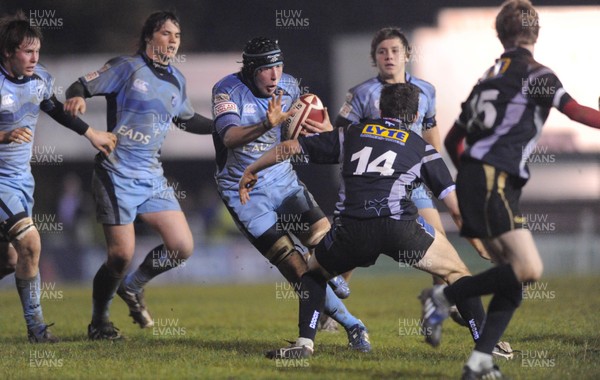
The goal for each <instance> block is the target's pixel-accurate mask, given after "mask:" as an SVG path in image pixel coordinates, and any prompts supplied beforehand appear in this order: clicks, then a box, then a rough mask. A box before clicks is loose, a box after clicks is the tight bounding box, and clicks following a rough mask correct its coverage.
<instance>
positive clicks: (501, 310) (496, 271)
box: [444, 264, 522, 354]
mask: <svg viewBox="0 0 600 380" xmlns="http://www.w3.org/2000/svg"><path fill="white" fill-rule="evenodd" d="M486 294H494V297H493V298H492V301H491V302H490V305H489V306H488V313H487V316H486V318H485V326H484V327H483V331H481V334H480V337H479V339H477V340H476V342H475V350H476V351H479V352H481V353H484V354H491V353H492V350H493V349H494V346H495V345H496V343H497V342H498V341H499V340H500V338H501V337H502V334H503V333H504V331H505V330H506V327H507V326H508V323H509V322H510V319H511V318H512V315H513V314H514V311H515V310H516V308H517V307H518V306H519V304H520V302H521V298H522V287H521V283H520V282H519V281H518V280H517V277H516V275H515V272H514V271H513V269H512V266H511V265H510V264H505V265H499V266H497V267H494V268H491V269H489V270H487V271H485V272H482V273H480V274H478V275H475V276H472V277H466V278H465V277H463V278H462V279H461V280H459V281H456V282H455V283H454V284H452V285H449V286H447V287H445V288H444V295H445V296H446V298H447V299H448V300H450V302H454V303H457V306H458V303H459V302H464V300H466V299H468V298H471V297H477V296H482V295H486ZM461 300H462V301H461ZM459 311H460V309H459ZM461 314H462V311H461Z"/></svg>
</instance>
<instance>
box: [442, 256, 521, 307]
mask: <svg viewBox="0 0 600 380" xmlns="http://www.w3.org/2000/svg"><path fill="white" fill-rule="evenodd" d="M461 280H462V281H456V282H455V283H453V284H452V285H448V286H446V287H445V288H444V295H445V296H446V298H448V300H450V302H451V303H457V302H458V300H460V299H466V298H469V297H477V296H483V295H486V294H496V293H499V292H503V291H507V290H508V291H510V290H511V289H513V288H519V289H520V288H521V283H520V282H519V281H518V280H517V277H516V275H515V272H514V271H513V269H512V266H511V265H510V264H504V265H499V266H496V267H493V268H490V269H488V270H486V271H485V272H482V273H479V274H476V275H474V276H470V277H463V278H461Z"/></svg>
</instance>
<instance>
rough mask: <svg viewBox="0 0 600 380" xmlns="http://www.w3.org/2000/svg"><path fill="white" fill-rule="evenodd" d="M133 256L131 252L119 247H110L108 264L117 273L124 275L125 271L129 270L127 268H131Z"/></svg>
mask: <svg viewBox="0 0 600 380" xmlns="http://www.w3.org/2000/svg"><path fill="white" fill-rule="evenodd" d="M132 258H133V254H130V253H129V252H126V251H122V250H118V249H109V251H108V259H107V260H106V266H107V267H108V268H109V269H110V270H112V271H113V272H114V273H115V274H117V275H123V274H124V273H125V271H127V268H129V265H130V264H131V259H132Z"/></svg>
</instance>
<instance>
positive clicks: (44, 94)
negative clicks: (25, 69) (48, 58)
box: [33, 64, 55, 112]
mask: <svg viewBox="0 0 600 380" xmlns="http://www.w3.org/2000/svg"><path fill="white" fill-rule="evenodd" d="M36 74H37V75H38V76H39V78H40V79H41V80H38V81H36V82H33V83H35V84H36V85H35V86H36V91H37V92H38V96H39V95H41V99H42V101H41V102H40V109H41V110H42V111H44V112H48V111H51V110H52V109H54V107H55V105H54V102H53V101H52V96H53V95H54V77H53V76H52V75H50V73H49V72H48V71H46V67H44V66H42V65H41V64H38V65H37V73H36Z"/></svg>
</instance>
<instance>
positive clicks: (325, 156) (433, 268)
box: [239, 83, 482, 358]
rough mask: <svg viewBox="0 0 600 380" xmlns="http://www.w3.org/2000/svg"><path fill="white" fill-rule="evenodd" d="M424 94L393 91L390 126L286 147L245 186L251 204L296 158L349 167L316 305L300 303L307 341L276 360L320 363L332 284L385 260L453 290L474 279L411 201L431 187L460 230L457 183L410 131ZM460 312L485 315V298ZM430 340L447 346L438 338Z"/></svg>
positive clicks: (388, 101) (313, 270) (343, 131)
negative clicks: (418, 190) (318, 347)
mask: <svg viewBox="0 0 600 380" xmlns="http://www.w3.org/2000/svg"><path fill="white" fill-rule="evenodd" d="M419 92H420V91H419V89H418V88H417V87H416V86H414V85H412V84H410V83H399V84H392V85H388V86H385V87H384V89H383V90H382V93H381V101H380V108H381V115H382V117H383V118H381V119H372V120H365V121H363V122H362V123H359V124H352V125H349V126H346V127H342V128H338V129H337V130H335V131H332V132H326V133H321V134H318V135H314V136H310V137H308V136H307V137H301V138H299V139H298V140H291V141H286V142H284V143H282V144H280V145H278V146H277V147H275V148H273V149H271V150H270V151H268V152H267V153H265V154H264V155H263V156H261V157H260V158H259V159H258V160H257V161H255V162H254V163H252V164H251V165H249V166H248V167H247V168H246V170H245V172H244V175H243V177H242V179H241V181H240V184H239V193H240V199H241V202H242V203H246V202H247V201H248V200H249V199H250V197H251V194H252V192H251V190H252V188H253V187H254V186H255V184H256V183H257V180H258V176H257V173H258V172H260V171H261V170H263V169H265V168H267V167H269V166H271V165H274V164H275V163H277V162H280V161H281V160H284V159H287V158H288V157H290V156H292V155H299V154H303V155H304V156H303V160H306V161H308V162H314V163H321V164H333V163H340V164H342V173H341V174H342V188H343V189H344V194H343V196H342V197H340V207H339V211H340V217H339V220H338V223H336V225H335V227H334V228H333V229H332V230H331V231H329V233H328V234H327V235H326V236H325V238H324V239H323V240H322V241H321V242H320V243H319V245H318V246H317V249H316V253H315V255H314V256H312V257H311V258H310V259H309V263H308V267H309V270H308V272H307V273H306V274H305V275H303V276H302V286H301V290H302V291H306V293H304V294H308V297H305V298H304V299H302V300H300V318H299V327H300V334H299V338H298V340H297V341H296V342H295V343H294V344H293V345H292V346H290V347H287V348H282V349H278V350H275V351H271V352H269V353H268V355H267V356H268V357H271V358H298V357H307V356H310V355H312V353H313V350H314V348H313V347H314V339H315V335H316V331H317V330H316V328H317V324H316V322H317V320H318V318H319V317H320V315H321V313H322V309H323V302H324V298H325V285H326V283H327V280H328V279H329V278H331V277H333V276H335V275H337V274H339V273H344V272H346V271H348V270H352V269H354V268H356V267H359V266H361V267H367V266H370V265H372V264H374V263H375V261H376V260H377V258H378V257H379V255H380V254H384V255H387V256H390V257H391V258H393V259H394V260H396V261H398V262H402V263H406V264H409V265H411V266H414V267H415V268H418V269H421V270H423V271H426V272H428V273H431V274H434V275H437V276H440V277H441V278H442V279H443V280H444V281H445V282H446V283H450V284H451V283H454V282H457V281H459V282H460V281H464V279H465V278H468V275H467V274H468V273H469V272H468V269H467V268H466V266H465V265H464V263H463V262H462V261H461V259H460V257H459V256H458V253H457V252H456V250H455V249H454V248H453V247H452V245H451V244H450V242H449V241H448V239H447V238H446V237H445V235H444V234H442V233H440V232H439V231H437V230H436V229H435V228H434V227H432V226H431V225H429V224H428V223H427V222H426V221H425V220H424V219H423V217H422V216H420V215H419V214H418V210H417V207H416V206H415V204H414V202H413V201H412V200H411V191H412V189H414V188H415V187H416V185H419V184H420V183H421V182H423V183H425V184H426V185H427V186H428V187H429V188H430V189H431V190H432V192H433V193H434V195H435V196H436V197H437V198H439V199H441V200H442V201H443V202H444V203H445V205H446V206H447V207H448V209H449V210H450V213H451V214H452V216H453V217H454V218H455V220H456V221H457V222H458V223H459V224H460V214H459V211H458V202H457V199H456V194H455V192H454V187H455V186H454V182H453V180H452V177H451V175H450V173H449V172H448V168H447V167H446V165H445V164H444V161H443V160H442V157H441V156H440V154H439V153H438V152H437V151H436V150H435V149H434V148H433V146H432V145H430V144H428V143H427V142H425V140H423V139H422V138H421V137H420V136H419V135H418V134H416V133H414V132H410V131H408V130H406V129H405V128H403V127H406V126H407V125H408V124H410V123H412V122H414V120H415V119H416V117H417V114H418V112H417V109H418V102H419ZM457 306H458V308H459V311H460V312H461V313H463V315H470V314H472V313H473V310H472V309H482V306H481V300H480V299H479V298H478V297H473V298H471V299H469V300H468V301H467V302H464V303H459V304H458V305H457ZM473 328H475V329H476V328H477V326H473ZM428 339H429V340H428V342H429V343H430V344H432V345H434V346H435V345H438V344H439V340H438V336H437V334H435V333H434V332H433V331H431V334H428Z"/></svg>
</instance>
